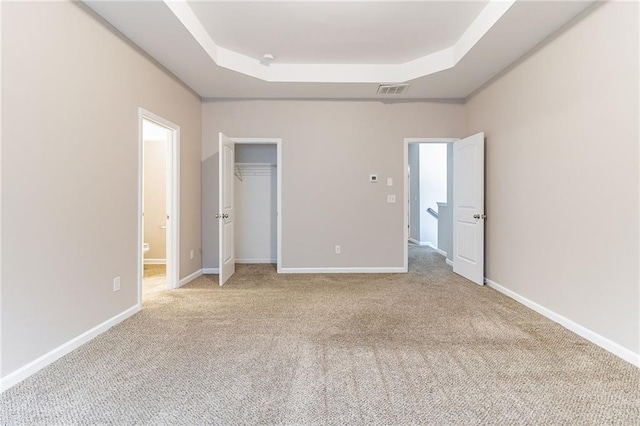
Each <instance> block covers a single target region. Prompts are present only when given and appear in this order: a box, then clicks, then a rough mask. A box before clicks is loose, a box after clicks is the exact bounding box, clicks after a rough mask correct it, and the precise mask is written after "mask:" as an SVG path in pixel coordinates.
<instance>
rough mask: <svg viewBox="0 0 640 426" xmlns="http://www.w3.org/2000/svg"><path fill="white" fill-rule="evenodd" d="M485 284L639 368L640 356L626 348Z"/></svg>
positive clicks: (564, 318)
mask: <svg viewBox="0 0 640 426" xmlns="http://www.w3.org/2000/svg"><path fill="white" fill-rule="evenodd" d="M484 280H485V282H486V283H487V285H488V286H489V287H491V288H493V289H495V290H497V291H499V292H500V293H502V294H504V295H506V296H508V297H510V298H512V299H513V300H515V301H517V302H520V303H522V304H523V305H525V306H526V307H528V308H530V309H533V310H534V311H536V312H537V313H539V314H541V315H543V316H545V317H547V318H549V319H550V320H551V321H554V322H556V323H558V324H560V325H561V326H563V327H564V328H566V329H568V330H570V331H573V332H574V333H576V334H577V335H578V336H581V337H584V338H585V339H587V340H588V341H590V342H591V343H594V344H596V345H598V346H600V347H601V348H602V349H604V350H606V351H609V352H611V353H612V354H614V355H616V356H618V357H620V358H622V359H623V360H625V361H627V362H629V363H631V364H633V365H635V366H636V367H640V354H637V353H635V352H633V351H631V350H629V349H627V348H625V347H624V346H621V345H619V344H618V343H616V342H613V341H611V340H609V339H607V338H606V337H604V336H602V335H600V334H598V333H596V332H594V331H592V330H589V329H588V328H586V327H584V326H582V325H580V324H578V323H576V322H574V321H572V320H570V319H569V318H566V317H563V316H562V315H560V314H558V313H556V312H554V311H552V310H550V309H547V308H545V307H544V306H541V305H539V304H537V303H536V302H534V301H532V300H529V299H527V298H526V297H524V296H521V295H520V294H518V293H516V292H514V291H512V290H509V289H508V288H506V287H503V286H501V285H500V284H498V283H496V282H495V281H491V280H490V279H488V278H485V279H484Z"/></svg>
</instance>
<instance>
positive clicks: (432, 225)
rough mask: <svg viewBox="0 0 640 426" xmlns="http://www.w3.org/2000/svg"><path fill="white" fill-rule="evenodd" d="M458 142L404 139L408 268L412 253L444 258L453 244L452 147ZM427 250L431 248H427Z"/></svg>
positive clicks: (451, 140)
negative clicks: (428, 251)
mask: <svg viewBox="0 0 640 426" xmlns="http://www.w3.org/2000/svg"><path fill="white" fill-rule="evenodd" d="M456 140H457V139H427V138H425V139H414V138H412V139H405V167H406V173H405V209H406V214H405V221H406V223H405V228H404V229H405V230H406V236H407V238H406V245H405V268H407V270H408V268H409V258H410V256H409V250H410V248H411V249H412V250H413V251H419V249H417V247H424V250H433V251H436V252H437V253H440V254H441V255H443V256H444V257H445V258H447V256H450V254H451V253H452V245H453V226H452V224H453V210H452V208H451V201H452V198H453V144H452V142H454V141H456ZM427 247H428V249H427Z"/></svg>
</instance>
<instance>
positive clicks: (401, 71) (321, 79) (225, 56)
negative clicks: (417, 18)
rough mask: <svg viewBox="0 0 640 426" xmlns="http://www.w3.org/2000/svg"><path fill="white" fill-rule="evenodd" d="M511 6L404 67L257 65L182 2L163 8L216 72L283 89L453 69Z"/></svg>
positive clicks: (492, 6) (506, 0) (489, 8)
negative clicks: (216, 37) (278, 84)
mask: <svg viewBox="0 0 640 426" xmlns="http://www.w3.org/2000/svg"><path fill="white" fill-rule="evenodd" d="M515 2H516V0H491V1H489V3H488V4H487V5H486V6H485V8H484V9H483V10H482V11H481V12H480V14H479V15H478V16H477V17H476V19H475V20H474V21H473V22H472V23H471V25H470V26H469V27H468V28H467V30H466V31H465V32H464V33H463V35H462V36H461V37H460V39H458V41H457V42H456V43H455V44H454V45H453V46H451V47H448V48H446V49H443V50H440V51H438V52H434V53H431V54H429V55H426V56H422V57H419V58H416V59H414V60H411V61H409V62H405V63H403V64H278V63H271V64H269V65H265V64H262V63H261V62H260V60H259V59H256V58H251V57H249V56H246V55H243V54H241V53H238V52H235V51H233V50H230V49H227V48H224V47H222V46H219V45H218V44H216V42H215V41H214V40H213V39H212V38H211V36H210V35H209V33H208V32H207V30H206V29H205V28H204V25H202V23H201V22H200V20H199V19H198V17H197V16H196V14H195V13H194V12H193V10H192V9H191V7H190V6H189V4H188V3H187V0H164V3H165V4H166V5H167V7H168V8H169V9H170V10H171V12H172V13H173V14H174V15H175V16H176V18H178V20H179V21H180V22H181V23H182V25H184V27H185V28H186V29H187V31H189V33H190V34H191V35H192V36H193V38H194V39H195V40H196V41H197V42H198V44H200V46H201V47H202V48H203V49H204V51H205V52H206V53H207V54H208V55H209V57H210V58H211V59H212V60H213V61H214V62H215V63H216V64H217V65H218V66H220V67H223V68H227V69H229V70H232V71H236V72H239V73H242V74H245V75H248V76H251V77H255V78H258V79H260V80H264V81H268V82H282V83H285V82H287V83H292V82H296V83H402V82H405V81H409V80H413V79H416V78H420V77H424V76H426V75H430V74H434V73H437V72H440V71H444V70H447V69H450V68H453V67H455V65H456V64H457V63H458V62H460V60H461V59H462V58H463V57H464V56H465V55H466V54H467V53H468V52H469V51H470V50H471V49H472V48H473V46H475V44H476V43H477V42H478V41H479V40H480V39H481V38H482V37H483V36H484V35H485V34H486V33H487V32H488V31H489V30H490V29H491V27H493V25H494V24H495V23H496V22H498V20H499V19H500V18H501V17H502V16H503V15H504V14H505V13H506V12H507V11H508V10H509V9H510V8H511V6H513V4H514V3H515Z"/></svg>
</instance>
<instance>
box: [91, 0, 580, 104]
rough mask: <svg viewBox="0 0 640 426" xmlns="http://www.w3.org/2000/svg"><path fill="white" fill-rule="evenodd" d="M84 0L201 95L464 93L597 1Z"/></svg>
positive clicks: (409, 96) (454, 96)
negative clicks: (384, 86)
mask: <svg viewBox="0 0 640 426" xmlns="http://www.w3.org/2000/svg"><path fill="white" fill-rule="evenodd" d="M85 3H86V4H88V5H89V7H91V8H92V9H94V10H95V11H96V12H97V13H98V14H100V15H101V16H102V17H103V18H104V19H106V20H107V21H108V22H110V23H111V24H112V25H113V26H114V27H116V28H117V29H118V30H120V31H121V32H122V33H123V34H124V35H125V36H127V37H128V38H129V39H131V40H132V41H133V42H134V43H136V44H137V45H138V46H140V47H141V48H142V49H143V50H145V51H146V52H147V53H149V54H150V55H151V56H152V57H154V58H155V59H156V60H157V61H158V62H159V63H161V64H162V65H163V66H165V67H166V68H167V69H169V70H170V71H171V72H172V73H174V74H175V75H176V76H177V77H178V78H180V79H181V80H182V81H183V82H184V83H186V84H187V85H188V86H189V87H191V88H192V89H193V90H194V91H196V92H197V93H198V94H199V95H200V96H202V97H203V98H334V99H337V98H351V99H357V98H367V99H371V98H380V97H383V96H378V95H376V89H377V86H378V83H399V82H405V81H407V82H409V83H411V87H410V88H409V90H408V91H407V92H406V93H405V94H403V95H396V96H393V99H396V98H401V99H402V98H404V99H427V98H428V99H434V98H437V99H461V98H465V97H467V96H468V95H469V94H471V93H472V92H473V91H475V90H476V89H478V88H479V87H480V86H482V85H483V84H484V83H486V82H487V81H488V80H490V79H491V78H492V77H494V76H495V75H497V74H498V73H500V72H501V71H502V70H504V69H505V68H506V67H508V66H509V65H510V64H511V63H513V62H514V61H516V60H517V59H518V58H519V57H521V56H522V55H524V54H525V53H527V52H528V51H530V50H531V49H532V48H533V47H535V46H536V45H537V44H538V43H540V42H541V41H543V40H544V39H545V38H547V37H548V36H549V35H551V34H552V33H553V32H555V31H556V30H557V29H559V28H560V27H562V26H563V25H564V24H566V23H567V22H568V21H570V20H571V19H572V18H574V17H575V16H576V15H578V14H580V12H582V11H583V10H584V9H586V8H587V7H588V6H589V5H590V4H591V3H592V1H575V0H572V1H553V2H548V1H523V0H519V1H516V2H513V1H512V0H511V1H490V2H488V1H471V2H468V1H467V2H452V1H448V2H442V1H440V2H435V1H426V2H425V1H422V2H419V1H412V2H399V1H383V2H381V1H353V2H351V1H350V2H347V1H324V2H299V1H293V2H292V1H289V2H282V1H279V2H274V1H254V2H245V1H226V2H220V1H215V2H211V1H210V2H203V1H189V2H187V1H186V0H178V1H176V0H173V1H168V2H166V3H165V2H163V1H127V2H119V1H118V2H116V1H104V0H85ZM265 53H271V54H273V55H274V56H275V57H276V59H275V60H274V61H273V62H272V63H271V65H268V66H267V65H264V64H261V63H260V59H261V57H262V55H263V54H265ZM384 98H385V99H386V98H389V96H387V97H384Z"/></svg>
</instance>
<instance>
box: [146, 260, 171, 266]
mask: <svg viewBox="0 0 640 426" xmlns="http://www.w3.org/2000/svg"><path fill="white" fill-rule="evenodd" d="M144 264H145V265H166V264H167V259H145V260H144Z"/></svg>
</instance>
